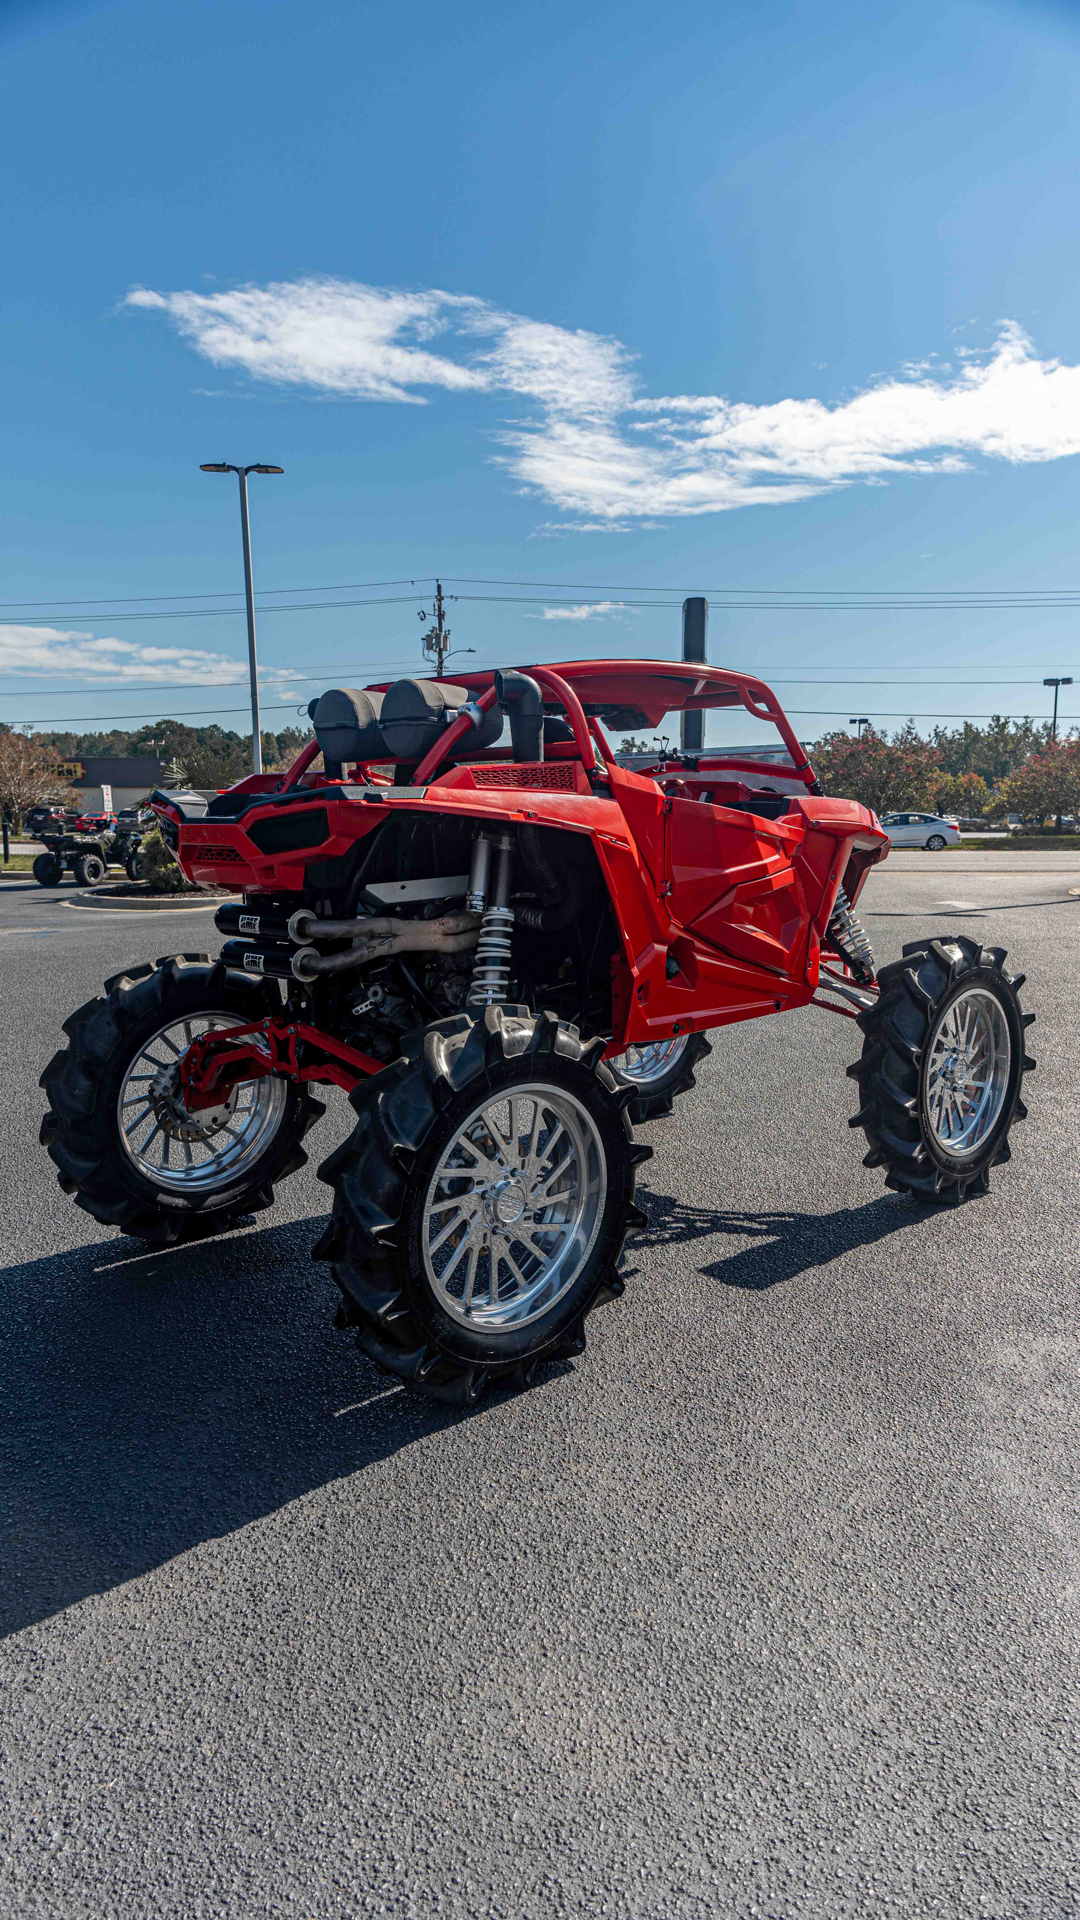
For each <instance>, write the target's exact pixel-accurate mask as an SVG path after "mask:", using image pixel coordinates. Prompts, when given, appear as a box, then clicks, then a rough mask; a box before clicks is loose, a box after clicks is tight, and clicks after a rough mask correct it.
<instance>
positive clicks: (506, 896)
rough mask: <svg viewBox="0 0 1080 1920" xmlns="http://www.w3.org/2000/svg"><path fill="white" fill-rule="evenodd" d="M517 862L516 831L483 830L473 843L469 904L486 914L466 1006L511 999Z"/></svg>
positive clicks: (470, 908)
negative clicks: (513, 888) (512, 895)
mask: <svg viewBox="0 0 1080 1920" xmlns="http://www.w3.org/2000/svg"><path fill="white" fill-rule="evenodd" d="M513 865H514V840H513V835H512V834H509V833H499V834H492V835H489V834H484V833H481V834H479V835H478V836H477V838H476V840H475V842H474V844H473V857H472V868H471V870H470V873H469V891H468V893H467V895H466V898H465V905H466V907H467V908H468V910H469V912H470V913H482V914H483V916H484V917H483V920H482V921H481V923H480V940H479V944H478V945H477V949H476V964H475V966H474V967H473V974H472V981H471V983H470V986H469V992H468V997H467V1000H466V1005H467V1006H470V1007H494V1006H499V1005H502V1004H504V1003H505V1002H506V1001H507V1000H509V998H510V945H511V940H512V937H513V932H514V909H513V907H512V906H511V905H510V888H511V884H512V881H513ZM492 869H494V873H493V871H492Z"/></svg>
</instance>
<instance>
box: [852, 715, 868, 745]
mask: <svg viewBox="0 0 1080 1920" xmlns="http://www.w3.org/2000/svg"><path fill="white" fill-rule="evenodd" d="M869 725H870V722H869V720H868V719H867V717H866V715H865V713H864V714H863V716H862V719H861V720H856V718H855V715H854V714H852V716H851V718H850V720H849V721H848V726H849V727H858V729H859V739H860V740H861V739H862V730H863V728H864V727H868V726H869Z"/></svg>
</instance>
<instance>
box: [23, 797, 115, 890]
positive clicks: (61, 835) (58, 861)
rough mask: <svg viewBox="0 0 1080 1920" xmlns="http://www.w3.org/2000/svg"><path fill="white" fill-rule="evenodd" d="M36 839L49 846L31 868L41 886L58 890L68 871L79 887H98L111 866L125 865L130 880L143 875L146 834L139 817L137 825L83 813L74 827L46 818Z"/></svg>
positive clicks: (103, 815) (112, 817) (105, 816)
mask: <svg viewBox="0 0 1080 1920" xmlns="http://www.w3.org/2000/svg"><path fill="white" fill-rule="evenodd" d="M35 837H36V838H37V839H38V840H41V841H43V842H44V845H45V852H44V853H39V854H38V856H37V859H36V860H35V861H34V864H33V868H32V869H31V871H32V872H33V875H34V879H35V880H36V881H37V883H38V885H39V886H41V887H58V886H59V885H60V882H61V880H62V879H63V877H64V872H65V869H66V870H67V871H68V872H70V873H72V874H73V875H74V878H75V884H76V886H79V887H95V886H97V885H98V884H99V883H100V882H101V881H102V880H104V878H105V876H106V874H107V873H108V870H109V867H110V866H122V867H123V868H124V871H125V873H126V874H127V877H128V879H129V880H138V879H140V878H141V876H142V861H141V858H140V855H139V847H140V845H141V842H142V832H141V829H140V828H139V826H138V824H137V818H136V824H134V825H131V824H127V825H125V824H124V823H123V822H122V821H121V820H118V818H117V816H116V815H115V814H106V813H99V814H80V815H78V817H77V818H76V819H75V820H74V821H73V822H72V823H71V824H70V825H69V824H68V823H67V822H66V821H65V822H58V821H56V820H49V819H46V820H44V821H43V822H42V824H41V825H40V826H39V827H38V830H37V833H36V836H35Z"/></svg>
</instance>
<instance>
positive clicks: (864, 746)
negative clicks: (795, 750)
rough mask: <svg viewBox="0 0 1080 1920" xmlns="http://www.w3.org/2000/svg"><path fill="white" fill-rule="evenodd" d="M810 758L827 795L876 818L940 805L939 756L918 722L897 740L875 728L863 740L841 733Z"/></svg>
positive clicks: (829, 735) (824, 740)
mask: <svg viewBox="0 0 1080 1920" xmlns="http://www.w3.org/2000/svg"><path fill="white" fill-rule="evenodd" d="M810 758H811V760H812V761H813V765H814V771H815V773H816V774H817V776H818V779H819V780H820V781H821V785H822V787H823V789H824V791H825V792H826V793H828V794H832V795H834V796H835V797H836V798H839V799H844V800H858V801H859V802H860V803H861V805H862V806H864V807H872V808H873V811H874V812H875V813H878V814H881V813H894V812H895V811H896V810H897V808H900V807H931V806H933V804H934V784H935V780H936V778H937V775H938V771H939V769H938V758H937V753H936V750H935V749H934V747H932V746H931V745H930V743H929V742H928V741H926V740H924V739H923V738H922V736H921V734H919V733H918V732H917V731H916V729H915V725H914V722H913V721H910V720H909V721H908V723H907V725H906V726H904V727H901V728H900V730H899V732H898V733H894V735H893V737H892V739H891V740H889V739H887V738H886V736H885V735H884V734H881V733H874V732H873V731H872V730H871V729H869V728H868V729H867V731H866V732H865V733H864V734H863V736H862V738H861V739H857V738H856V737H855V735H854V734H850V733H844V732H843V731H842V730H839V729H838V730H837V731H836V732H834V733H827V734H825V735H824V736H823V738H822V739H820V740H819V741H818V742H817V745H816V746H815V747H814V748H813V749H812V751H811V754H810Z"/></svg>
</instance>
